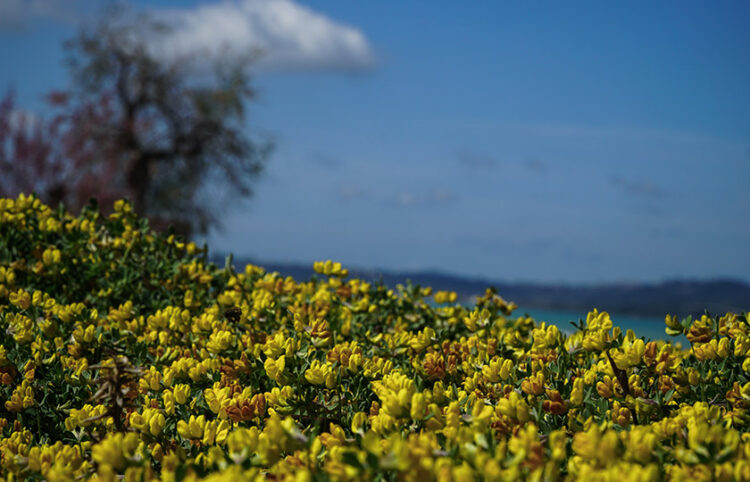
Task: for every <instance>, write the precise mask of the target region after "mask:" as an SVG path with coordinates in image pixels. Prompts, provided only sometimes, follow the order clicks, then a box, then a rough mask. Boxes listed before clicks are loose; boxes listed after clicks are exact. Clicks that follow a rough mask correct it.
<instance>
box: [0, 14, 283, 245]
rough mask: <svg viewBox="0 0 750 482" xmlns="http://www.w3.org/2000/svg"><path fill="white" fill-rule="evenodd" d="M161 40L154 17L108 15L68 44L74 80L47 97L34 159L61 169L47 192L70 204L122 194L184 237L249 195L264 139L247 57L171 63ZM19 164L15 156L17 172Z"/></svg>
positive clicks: (164, 33) (264, 152) (163, 31)
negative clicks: (50, 114) (249, 110)
mask: <svg viewBox="0 0 750 482" xmlns="http://www.w3.org/2000/svg"><path fill="white" fill-rule="evenodd" d="M168 36H169V28H168V27H167V26H165V25H164V24H162V23H160V22H157V21H155V20H154V19H152V18H149V17H147V16H144V15H131V14H128V13H127V12H125V13H123V12H110V13H108V14H107V15H105V16H104V18H103V19H102V21H101V22H100V23H99V24H98V25H96V26H94V27H93V28H83V29H82V30H81V31H80V33H79V35H78V36H77V37H76V38H75V39H73V40H71V41H69V42H67V44H66V47H67V49H68V53H69V59H68V60H69V67H70V72H71V79H72V81H73V82H72V85H73V87H72V88H71V89H69V90H68V91H65V92H54V93H53V94H51V95H50V96H49V100H50V103H51V104H52V105H53V106H54V107H55V109H56V112H57V115H56V116H55V118H54V119H53V120H51V121H49V122H48V124H47V125H46V127H45V129H47V130H48V131H49V132H48V133H44V132H42V131H44V129H42V130H40V131H39V132H36V131H34V132H33V133H32V136H33V138H34V139H35V142H36V141H38V142H39V145H38V147H37V148H35V149H36V151H33V155H34V156H36V157H38V158H39V161H38V162H39V163H41V164H43V165H45V166H49V167H50V168H52V166H62V167H60V169H58V170H62V171H67V172H66V173H65V174H64V175H62V174H59V173H58V174H56V176H57V178H59V180H61V182H58V184H61V186H60V187H59V188H57V189H58V191H59V192H58V193H57V194H54V193H53V192H52V188H51V187H50V188H49V189H47V190H44V189H43V196H46V197H47V198H48V199H50V200H62V201H65V202H67V203H69V204H71V205H72V207H75V206H76V205H80V204H82V203H83V202H85V201H86V200H87V198H85V196H88V195H90V196H93V197H97V198H100V199H102V200H109V198H111V197H113V196H112V195H113V194H114V195H115V197H119V196H126V197H128V198H130V200H131V201H132V202H133V204H134V206H135V209H136V210H137V211H138V212H140V213H142V214H144V215H147V216H148V217H149V218H150V219H151V222H152V224H154V225H156V226H157V227H165V226H166V225H168V224H171V225H174V226H175V228H176V230H177V231H178V232H179V233H181V234H184V235H186V236H189V235H190V234H191V233H194V232H205V231H206V230H207V229H208V228H209V227H211V226H214V225H218V224H220V221H221V220H220V217H219V215H218V214H217V213H219V212H220V211H222V210H223V209H224V205H225V204H226V203H229V202H232V203H234V201H236V200H237V199H239V198H243V197H247V196H250V195H251V194H252V186H253V182H254V181H255V180H256V179H257V177H258V175H259V174H260V173H261V170H262V168H263V166H264V164H265V161H266V159H267V157H268V153H269V152H270V144H268V143H266V142H262V141H258V140H256V139H253V138H251V137H249V136H248V134H247V125H246V122H245V108H246V103H247V101H248V100H249V99H252V98H253V91H252V89H251V88H250V82H249V78H248V75H247V72H248V69H247V68H248V63H249V62H250V61H251V60H252V59H251V57H248V58H246V59H244V60H242V61H238V60H237V59H233V62H228V61H227V60H226V59H224V60H222V59H212V60H211V61H210V62H209V60H208V59H204V58H201V57H199V56H196V57H193V58H182V59H175V58H171V59H167V58H165V57H164V56H163V55H159V54H157V53H156V52H157V47H159V46H161V45H162V43H163V42H164V41H165V40H166V39H168ZM40 128H41V127H40ZM1 134H2V126H0V135H1ZM50 143H51V144H52V145H50ZM45 146H46V147H45ZM19 152H20V151H19ZM28 155H30V154H27V157H28ZM7 162H10V163H13V162H14V161H13V160H12V159H11V160H9V161H6V163H7ZM45 163H46V164H45ZM23 165H25V161H24V160H22V159H21V158H20V157H17V158H16V160H15V165H14V168H15V169H16V170H17V171H19V172H20V171H22V170H23V169H24V167H23ZM71 168H72V169H71ZM55 169H57V167H55ZM69 171H73V172H69ZM55 172H57V171H55ZM16 177H24V176H16ZM57 178H56V179H57ZM52 184H54V183H50V186H52ZM17 185H18V186H22V187H23V189H28V188H29V186H28V183H26V184H24V183H19V184H17ZM33 187H34V188H35V189H37V192H38V193H40V192H39V191H38V188H39V187H38V186H36V185H35V186H33ZM40 194H42V193H40ZM57 198H59V199H57Z"/></svg>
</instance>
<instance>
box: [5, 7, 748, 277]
mask: <svg viewBox="0 0 750 482" xmlns="http://www.w3.org/2000/svg"><path fill="white" fill-rule="evenodd" d="M61 5H63V2H62V0H57V1H55V0H48V1H46V2H45V1H43V0H37V1H35V2H24V1H22V0H14V1H10V2H9V3H8V4H7V6H4V7H0V18H3V17H4V18H5V19H6V20H5V23H4V24H3V23H0V64H1V65H3V66H4V68H3V69H2V70H0V87H2V88H5V87H6V86H10V85H14V86H15V89H16V91H17V92H18V98H19V103H20V104H21V105H22V106H24V107H28V108H31V109H34V108H37V109H38V108H41V102H40V101H39V99H40V94H41V93H43V92H44V91H46V90H48V89H50V88H53V87H58V86H64V85H65V83H66V81H67V80H66V76H65V70H64V68H63V66H62V64H61V61H62V58H63V57H62V50H61V48H60V45H59V44H60V41H61V40H62V39H64V38H66V37H68V36H70V35H71V34H72V33H74V32H75V27H76V25H77V23H78V22H79V21H80V20H81V18H83V17H85V15H84V14H83V12H84V11H86V10H87V9H89V8H90V7H91V5H92V2H91V1H86V0H74V3H73V5H75V6H76V7H75V8H69V7H61ZM67 5H70V4H67ZM134 5H135V6H136V7H137V8H145V9H150V10H151V11H153V12H154V13H156V14H161V15H167V16H169V17H170V18H178V19H181V20H180V22H182V23H180V24H179V26H180V28H181V29H182V30H181V33H182V34H184V35H183V37H180V38H181V39H183V40H181V42H182V43H181V44H180V45H182V46H185V45H193V43H199V42H203V43H202V44H201V45H205V46H207V47H210V45H209V44H211V43H212V42H213V43H216V42H217V41H216V39H217V38H221V39H223V41H226V42H229V43H230V44H231V45H233V46H235V47H236V48H238V49H242V48H246V47H248V46H247V45H246V44H247V43H248V42H250V40H252V41H257V42H261V43H263V42H266V44H265V45H264V47H265V48H266V49H267V51H268V58H267V59H266V60H265V64H264V63H262V62H261V63H260V64H259V65H258V68H257V70H256V75H255V86H256V88H257V91H258V98H257V100H256V102H255V103H253V104H251V105H250V109H249V112H250V123H249V128H250V129H254V130H255V132H256V133H261V134H263V135H266V136H268V137H269V138H272V139H274V141H275V144H276V149H275V152H274V154H273V156H272V158H271V160H270V163H269V166H268V170H267V172H266V175H265V176H264V178H263V179H262V180H261V181H260V182H259V183H258V185H257V190H256V196H255V197H254V198H253V199H252V200H251V201H249V202H248V203H246V204H244V205H240V206H237V207H233V208H227V214H226V223H225V224H226V226H225V229H224V230H223V231H221V232H214V233H211V234H210V235H209V236H208V242H209V244H210V246H211V247H212V249H213V250H229V251H233V252H235V253H236V254H237V255H247V256H252V257H255V258H257V259H259V260H269V261H301V262H311V261H312V260H315V259H328V258H330V259H334V260H339V261H342V262H343V263H345V264H346V265H349V266H361V267H381V268H390V269H439V270H442V271H447V272H453V273H460V274H466V275H473V276H482V277H486V278H491V279H503V280H534V281H566V282H599V281H637V280H649V281H654V280H662V279H667V278H675V277H719V276H731V277H737V278H741V279H745V280H750V249H748V246H750V222H749V221H748V220H750V115H749V114H748V113H749V112H750V57H748V56H747V53H746V50H747V46H748V45H750V4H748V3H747V2H723V3H722V4H721V5H720V6H717V4H708V3H705V2H700V3H699V2H670V3H667V2H663V3H657V2H642V3H635V2H633V3H627V4H625V3H622V2H617V3H615V2H584V3H578V4H576V5H577V6H576V8H575V9H571V8H570V4H561V3H559V2H540V3H536V4H534V6H530V5H528V4H521V3H517V4H512V5H511V4H508V5H504V4H502V3H500V2H461V3H460V4H459V3H458V2H440V1H431V2H392V3H388V4H387V5H386V4H384V3H383V2H375V1H357V2H351V1H315V2H307V1H299V2H291V1H289V0H282V1H280V2H273V1H266V0H236V1H231V2H230V1H227V2H177V1H172V2H166V1H165V2H145V1H141V2H134ZM269 5H271V7H269ZM40 6H46V7H47V8H46V9H45V8H41V7H40ZM272 7H273V8H275V9H277V10H275V11H276V13H277V14H278V15H283V18H284V19H285V20H288V21H285V22H271V23H263V21H260V20H258V18H267V17H264V15H265V14H263V12H267V11H268V10H269V9H270V8H272ZM281 7H283V8H281ZM3 9H5V12H3ZM258 12H261V13H258ZM3 13H4V14H5V15H4V16H3ZM243 15H245V16H247V19H248V20H247V24H248V25H256V26H257V25H261V26H263V27H264V28H263V29H262V30H263V31H265V32H266V33H265V37H264V36H262V35H261V36H255V37H252V38H251V39H250V40H248V37H247V35H245V36H243V35H241V33H242V29H241V28H240V27H241V25H239V26H237V29H233V28H230V27H229V26H228V25H223V24H222V22H229V21H230V20H228V19H236V18H244V17H242V16H243ZM274 18H276V17H274ZM258 22H260V23H258ZM295 22H296V23H295ZM268 25H280V26H279V27H278V28H279V29H281V30H279V31H278V32H274V31H271V30H273V29H272V28H271V27H268ZM196 26H198V27H196ZM273 28H277V27H273ZM198 29H199V30H200V32H198ZM212 29H213V30H212ZM284 29H286V30H284ZM290 39H292V40H290ZM243 42H244V43H243ZM213 47H216V45H214V46H213ZM185 48H187V47H185Z"/></svg>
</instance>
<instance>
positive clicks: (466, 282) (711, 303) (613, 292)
mask: <svg viewBox="0 0 750 482" xmlns="http://www.w3.org/2000/svg"><path fill="white" fill-rule="evenodd" d="M212 261H213V262H215V263H217V264H223V263H224V262H225V258H224V257H221V256H214V257H212ZM233 264H234V266H235V267H236V268H237V269H241V268H243V267H244V266H245V265H246V264H254V265H258V266H262V267H263V268H264V269H266V271H268V272H274V271H276V272H278V273H279V274H281V275H283V276H292V277H293V278H295V279H296V280H306V279H310V277H311V276H313V275H314V274H315V273H314V271H313V269H312V263H311V264H310V266H307V265H303V264H297V263H264V262H260V261H257V260H253V259H249V258H234V259H233ZM349 273H350V277H357V278H361V279H364V280H368V281H371V282H378V281H381V282H382V283H383V284H385V285H387V286H391V287H393V286H395V285H397V284H399V283H401V284H404V283H406V281H407V280H410V281H411V282H412V283H413V284H418V285H420V286H431V287H432V288H434V289H436V290H450V291H455V292H456V293H457V294H458V296H459V297H460V299H461V300H462V301H465V302H466V301H469V300H470V299H471V298H472V297H474V296H476V295H480V294H483V293H484V291H485V289H486V288H488V287H490V286H493V287H495V288H496V289H497V291H498V294H499V295H500V296H502V297H503V298H505V299H506V300H508V301H514V302H515V303H516V304H518V305H519V306H520V307H521V308H522V309H530V308H544V309H554V310H565V311H580V312H582V313H585V312H588V311H590V310H591V309H592V308H594V307H596V308H599V309H600V310H607V311H610V312H613V313H619V314H632V315H647V316H664V315H666V314H667V313H671V314H675V315H678V316H687V315H689V314H692V315H694V316H695V315H700V314H702V313H704V311H705V310H707V311H708V312H710V313H712V314H723V313H725V312H727V311H732V312H735V313H742V312H745V311H748V310H750V284H747V283H745V282H743V281H740V280H735V279H708V280H696V279H686V280H667V281H663V282H658V283H602V284H592V285H583V284H581V285H575V284H570V285H568V284H556V283H528V282H522V283H512V282H504V281H493V280H488V279H482V278H469V277H465V276H458V275H451V274H447V273H442V272H438V271H404V272H398V271H387V270H361V269H350V270H349Z"/></svg>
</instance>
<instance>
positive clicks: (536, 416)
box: [0, 195, 750, 481]
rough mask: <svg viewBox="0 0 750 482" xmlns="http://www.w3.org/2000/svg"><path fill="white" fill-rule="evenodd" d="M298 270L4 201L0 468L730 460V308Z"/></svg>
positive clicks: (612, 473)
mask: <svg viewBox="0 0 750 482" xmlns="http://www.w3.org/2000/svg"><path fill="white" fill-rule="evenodd" d="M315 270H316V272H317V273H318V275H316V276H315V277H314V278H313V279H312V280H310V281H295V280H293V279H291V278H283V277H281V276H279V275H278V274H277V273H267V272H265V271H264V270H263V269H262V268H260V267H257V266H251V265H248V266H247V267H245V268H244V270H243V271H242V272H235V271H234V269H233V267H232V266H231V263H227V265H226V266H225V267H217V266H215V265H213V264H211V263H208V262H207V252H206V249H205V248H198V247H196V246H195V245H194V244H192V243H187V244H186V243H182V242H180V241H178V240H177V239H175V238H174V236H171V235H169V234H157V233H154V232H151V231H149V229H148V226H147V223H146V222H145V221H144V220H142V219H139V218H138V217H137V216H136V215H134V214H133V213H132V212H131V208H130V205H129V204H128V203H126V202H122V201H120V202H118V203H117V204H116V205H115V212H114V214H112V215H110V216H108V217H102V216H101V215H100V214H99V213H98V212H97V211H96V209H94V208H86V209H84V210H83V212H82V213H81V215H80V216H78V217H74V216H72V215H70V214H68V213H66V212H64V211H63V210H62V209H57V210H55V209H51V208H50V207H48V206H45V205H43V204H42V203H41V202H40V201H39V200H38V199H36V198H34V197H28V196H23V195H22V196H19V197H18V198H17V199H0V342H1V343H0V477H2V478H3V479H4V480H26V479H29V480H38V479H47V480H53V481H54V480H70V479H79V478H89V477H94V478H97V479H101V480H115V479H117V478H118V477H120V476H124V477H125V479H126V480H140V479H152V478H161V479H163V480H186V479H187V480H192V479H197V478H202V477H207V478H226V479H227V480H235V479H239V478H254V477H270V478H276V479H285V480H286V479H290V480H300V481H306V480H313V479H329V478H330V479H360V480H364V479H373V478H380V479H388V480H390V479H403V480H432V479H439V480H457V481H464V480H466V481H469V480H475V479H477V478H483V479H488V480H515V479H522V478H531V479H536V480H542V479H549V480H556V479H566V478H567V479H586V480H589V479H592V480H594V479H601V480H657V479H676V480H681V479H688V478H689V479H695V480H711V479H717V480H750V435H748V427H749V426H750V424H749V423H750V414H748V407H749V406H750V356H749V354H750V325H748V320H747V315H746V314H742V315H739V314H732V313H727V314H724V315H722V316H710V315H708V314H706V315H704V316H702V317H701V318H700V319H697V320H691V319H690V318H687V319H684V320H678V319H677V318H676V317H674V316H671V315H668V316H667V317H666V320H665V321H666V332H667V333H668V334H670V335H680V334H684V335H685V336H686V337H687V340H688V341H689V343H690V346H689V347H688V348H687V349H682V348H681V347H680V346H679V345H675V344H671V343H669V342H664V341H646V340H644V339H642V338H638V337H636V335H635V334H634V333H633V332H631V331H628V332H627V333H623V332H622V331H621V330H620V329H619V328H617V327H616V326H614V325H613V322H612V319H611V318H610V316H609V315H608V314H607V313H605V312H600V311H597V310H596V309H594V310H593V311H592V312H591V313H589V314H588V316H587V318H586V320H585V321H583V320H581V322H580V323H579V325H578V326H577V327H576V330H575V331H574V332H573V333H572V334H569V335H568V334H565V333H562V332H561V331H560V330H559V329H558V328H557V327H555V326H552V325H547V324H545V323H543V322H542V323H537V322H535V321H534V320H532V319H530V318H526V317H514V316H513V315H512V311H513V309H514V308H515V305H514V304H513V303H509V302H506V301H505V300H503V299H502V298H501V297H500V296H498V294H496V293H495V292H493V291H492V290H487V292H486V293H485V294H484V295H483V296H480V297H479V298H478V299H477V300H476V305H475V306H474V307H470V308H467V307H464V306H461V305H459V304H456V303H455V295H454V294H452V293H449V292H438V293H435V294H434V295H433V293H432V292H431V290H430V289H429V288H424V287H419V286H413V285H407V286H398V287H397V288H396V289H388V288H387V287H385V286H380V285H373V284H370V283H367V282H364V281H362V280H357V279H347V275H348V273H347V271H346V269H343V268H342V267H341V265H340V264H338V263H332V262H330V261H326V262H319V263H316V264H315Z"/></svg>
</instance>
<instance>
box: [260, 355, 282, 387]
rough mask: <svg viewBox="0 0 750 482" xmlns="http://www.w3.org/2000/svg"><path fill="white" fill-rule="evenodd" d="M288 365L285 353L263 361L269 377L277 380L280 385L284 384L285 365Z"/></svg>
mask: <svg viewBox="0 0 750 482" xmlns="http://www.w3.org/2000/svg"><path fill="white" fill-rule="evenodd" d="M285 366H286V359H285V358H284V355H281V356H280V357H279V358H277V359H276V360H274V359H273V358H266V361H265V362H264V363H263V368H265V370H266V374H267V375H268V378H270V379H271V380H274V381H276V383H278V384H279V385H283V382H282V375H283V374H284V367H285Z"/></svg>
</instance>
